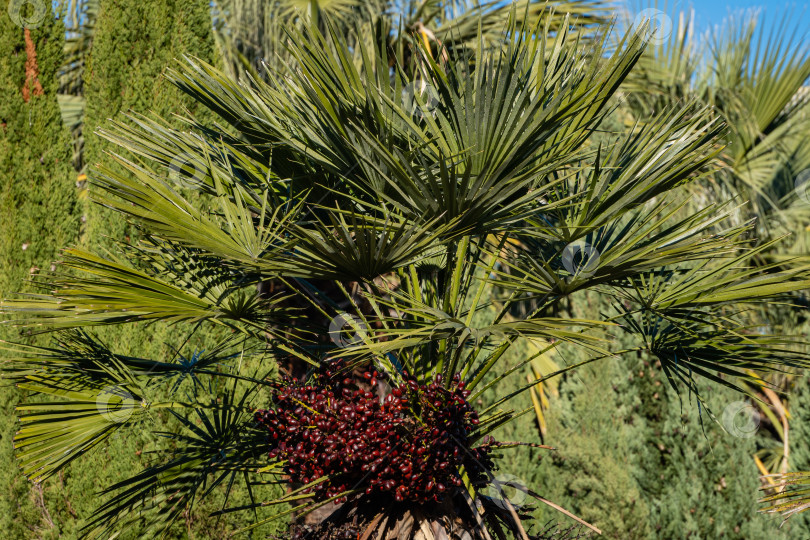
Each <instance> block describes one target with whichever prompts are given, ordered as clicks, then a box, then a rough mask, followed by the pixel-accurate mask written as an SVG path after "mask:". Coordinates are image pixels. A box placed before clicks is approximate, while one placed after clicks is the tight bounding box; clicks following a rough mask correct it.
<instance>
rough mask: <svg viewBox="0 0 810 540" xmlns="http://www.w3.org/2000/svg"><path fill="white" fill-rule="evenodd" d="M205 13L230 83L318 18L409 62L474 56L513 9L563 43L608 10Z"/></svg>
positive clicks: (220, 4) (432, 2) (585, 1)
mask: <svg viewBox="0 0 810 540" xmlns="http://www.w3.org/2000/svg"><path fill="white" fill-rule="evenodd" d="M213 8H214V26H215V28H216V30H217V32H216V36H217V42H218V45H219V50H220V52H221V54H222V57H223V59H225V67H226V71H227V72H228V73H230V74H231V75H232V76H233V77H234V78H238V76H240V75H241V74H242V73H243V71H245V70H247V71H248V72H249V73H250V74H251V75H252V76H254V77H258V78H262V77H264V76H265V71H264V66H266V65H269V66H271V67H273V66H276V64H277V63H278V62H282V61H283V59H284V58H285V56H286V55H287V51H286V48H285V47H284V45H283V43H284V41H285V39H286V32H287V29H288V28H289V27H290V26H297V27H298V28H299V29H300V28H301V27H303V26H308V25H310V24H315V25H320V27H321V29H322V30H323V29H324V28H323V23H322V21H320V19H321V18H322V16H328V17H329V19H330V21H331V24H332V25H333V27H334V28H335V31H336V32H338V33H340V34H342V35H344V36H346V38H347V41H348V42H349V44H350V45H351V44H353V43H354V42H355V41H357V40H361V39H366V40H367V39H369V38H370V37H371V36H377V37H379V38H381V39H384V40H386V42H387V43H388V46H389V47H390V48H391V50H400V49H404V51H403V52H401V53H400V54H402V55H403V56H405V57H409V56H410V54H412V53H413V52H414V47H416V46H417V45H420V46H421V45H424V46H425V47H427V48H429V49H432V50H433V51H434V52H435V51H437V50H439V49H441V48H442V47H444V46H449V47H454V48H457V49H463V48H466V49H468V50H475V48H476V45H477V40H478V39H483V40H485V41H486V43H487V45H489V46H491V45H492V44H493V43H497V42H499V41H500V40H501V37H502V33H503V28H504V26H505V25H506V24H507V22H508V19H509V16H510V13H511V12H512V10H513V9H514V15H515V17H517V18H518V20H520V21H522V22H526V23H527V24H529V25H533V24H536V23H537V22H538V21H539V20H541V19H542V20H543V21H544V24H547V25H548V26H549V29H550V30H551V31H552V32H551V33H550V38H553V37H554V36H555V35H556V34H557V31H558V30H559V29H560V28H561V26H562V25H563V24H568V25H569V28H568V31H567V32H565V33H564V34H562V35H565V37H566V39H571V40H574V39H579V38H588V37H590V36H591V34H592V33H593V31H594V30H595V29H596V28H598V27H599V26H600V25H603V24H606V23H607V22H609V20H610V16H611V10H612V6H611V5H610V4H609V3H608V2H603V1H602V0H575V1H565V2H537V1H535V0H518V1H516V2H514V3H512V2H501V1H498V0H487V1H485V2H480V1H470V0H450V1H441V0H419V1H416V0H407V1H401V0H398V1H394V0H373V1H360V0H274V1H269V2H268V1H265V0H218V1H217V2H214V3H213ZM566 15H570V17H569V18H567V17H566ZM479 25H480V26H481V28H480V34H479Z"/></svg>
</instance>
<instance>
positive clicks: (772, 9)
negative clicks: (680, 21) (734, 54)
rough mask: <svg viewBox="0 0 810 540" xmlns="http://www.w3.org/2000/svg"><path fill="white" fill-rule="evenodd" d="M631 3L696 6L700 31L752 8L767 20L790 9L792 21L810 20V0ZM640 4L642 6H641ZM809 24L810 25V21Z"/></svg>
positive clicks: (666, 8) (679, 7)
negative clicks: (761, 12) (762, 12)
mask: <svg viewBox="0 0 810 540" xmlns="http://www.w3.org/2000/svg"><path fill="white" fill-rule="evenodd" d="M630 5H631V6H632V7H634V8H635V9H633V11H634V12H637V11H639V9H643V8H644V7H658V9H661V10H663V11H668V12H672V11H681V10H684V11H686V10H688V9H689V8H690V7H691V8H694V10H695V18H696V23H697V24H696V26H697V29H698V30H699V31H700V32H703V31H704V30H707V29H709V28H710V27H712V26H713V25H716V24H719V23H721V22H722V21H723V19H724V18H726V16H727V15H728V13H729V12H733V11H741V10H745V9H751V8H762V9H763V11H764V13H765V16H766V20H769V21H771V22H773V21H774V20H780V19H781V17H782V16H784V14H785V13H786V12H788V11H790V12H791V13H793V14H795V15H796V17H795V18H794V17H791V22H793V23H795V22H796V21H797V20H798V18H799V17H800V16H801V18H803V19H807V20H810V0H804V1H789V0H702V1H701V0H694V1H691V2H690V1H684V0H680V1H673V0H670V1H669V2H658V5H657V6H655V2H644V3H639V2H630ZM638 6H641V8H639V7H638ZM673 8H674V9H673ZM808 26H810V23H809V24H808Z"/></svg>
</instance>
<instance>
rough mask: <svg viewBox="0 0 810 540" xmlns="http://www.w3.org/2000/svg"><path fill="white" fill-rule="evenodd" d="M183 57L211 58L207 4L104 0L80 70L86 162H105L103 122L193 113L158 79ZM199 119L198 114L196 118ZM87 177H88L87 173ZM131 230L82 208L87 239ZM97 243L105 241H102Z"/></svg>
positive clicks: (190, 106)
mask: <svg viewBox="0 0 810 540" xmlns="http://www.w3.org/2000/svg"><path fill="white" fill-rule="evenodd" d="M183 55H190V56H195V57H198V58H200V59H202V60H204V61H206V62H211V61H212V60H213V58H214V39H213V29H212V21H211V14H210V8H209V3H208V2H206V1H205V0H116V1H114V2H113V1H110V2H102V3H101V6H100V10H99V14H98V20H97V21H96V34H95V37H94V41H93V49H92V51H91V53H90V58H89V61H88V66H87V69H86V71H85V96H86V100H87V106H86V113H85V130H84V133H85V138H86V142H85V162H86V163H87V164H88V165H89V166H90V169H91V171H92V168H93V167H94V166H95V165H96V164H97V163H99V162H104V161H107V162H109V161H108V160H109V158H107V157H105V152H106V151H110V150H112V148H113V147H112V145H110V144H109V143H108V142H107V141H105V140H104V139H102V138H100V137H99V136H97V135H96V134H95V133H94V132H95V130H96V129H98V128H101V127H104V125H105V124H106V123H107V120H108V119H109V118H114V117H119V118H118V119H120V114H119V113H126V112H129V111H133V112H136V113H139V114H147V115H152V114H154V115H157V116H160V117H162V118H167V119H168V118H172V117H173V116H174V115H183V114H184V112H185V111H188V112H189V113H191V114H192V115H195V116H196V114H195V113H197V110H196V107H195V106H194V104H193V103H192V101H191V100H189V99H187V98H186V97H185V96H183V95H182V93H181V92H180V91H179V90H178V89H177V88H175V87H174V86H172V85H171V84H170V83H169V82H168V81H167V80H166V79H165V78H164V77H163V76H162V74H163V72H164V71H165V70H166V68H168V67H172V66H173V64H174V62H175V59H178V58H182V56H183ZM199 119H201V118H199V117H198V120H199ZM90 176H92V172H91V173H90ZM130 232H131V231H130V230H129V228H128V227H127V226H126V224H125V223H124V222H123V220H122V219H119V218H118V217H117V216H113V215H112V213H111V212H108V211H105V210H103V209H101V208H98V207H95V205H94V207H91V208H90V209H88V226H87V231H86V237H85V238H86V240H85V241H86V242H89V243H95V242H97V241H99V239H100V237H102V236H104V235H107V236H110V237H111V238H112V239H115V240H122V239H124V238H125V236H126V235H128V234H130ZM102 244H103V242H102Z"/></svg>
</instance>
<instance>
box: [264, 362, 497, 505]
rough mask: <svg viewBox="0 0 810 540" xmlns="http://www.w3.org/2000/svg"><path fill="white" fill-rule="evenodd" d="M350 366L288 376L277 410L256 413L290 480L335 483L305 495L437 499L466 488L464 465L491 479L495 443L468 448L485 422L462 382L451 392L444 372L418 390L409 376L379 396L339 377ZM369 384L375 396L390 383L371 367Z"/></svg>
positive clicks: (456, 382) (335, 364)
mask: <svg viewBox="0 0 810 540" xmlns="http://www.w3.org/2000/svg"><path fill="white" fill-rule="evenodd" d="M344 368H345V366H344V364H343V362H342V361H340V360H338V361H335V362H333V363H331V364H328V365H326V366H325V367H324V368H323V369H321V370H320V371H319V372H318V373H317V374H316V375H315V376H314V379H313V380H312V381H310V382H309V383H307V384H305V383H301V382H298V381H295V380H291V379H283V380H282V382H280V383H278V384H277V385H276V388H275V391H276V406H275V407H274V408H273V409H269V410H260V411H257V412H256V415H255V418H256V421H257V422H258V424H259V425H260V426H262V427H263V428H265V429H267V431H268V432H269V442H270V452H269V455H270V457H271V458H275V459H280V460H284V461H285V462H286V465H285V472H286V473H287V474H288V475H289V477H290V479H291V480H292V481H293V482H295V483H300V484H309V483H311V482H314V481H315V480H318V479H320V478H322V477H328V479H327V480H325V481H323V482H320V483H318V484H316V485H314V486H311V487H310V488H308V489H307V492H308V493H311V494H312V495H313V497H314V498H315V499H316V500H325V499H329V498H332V497H336V496H338V495H339V494H341V493H344V492H346V491H350V490H361V492H362V491H364V492H365V494H366V495H371V494H375V493H382V494H390V495H391V496H393V497H394V498H395V499H396V500H397V501H410V502H416V503H427V502H431V501H436V502H438V501H441V500H442V499H443V497H444V496H445V495H446V494H448V492H452V491H453V490H454V489H455V488H457V487H459V486H461V485H462V479H461V477H460V475H459V472H458V471H459V467H460V466H464V469H465V470H466V472H467V474H468V475H469V478H470V480H471V481H473V482H476V483H477V482H480V481H481V480H483V479H485V478H486V473H485V471H486V470H487V469H490V468H491V467H492V463H491V459H490V455H489V454H490V452H491V450H492V448H493V446H492V444H493V443H492V441H491V439H490V440H489V442H487V443H485V444H482V445H479V446H477V447H476V448H472V447H471V444H470V440H469V435H470V433H471V432H472V431H473V430H474V429H475V426H476V425H477V424H478V415H477V414H476V412H475V411H474V410H473V408H472V407H471V406H470V404H469V403H468V402H467V397H468V396H469V391H468V390H466V389H465V388H464V383H463V382H460V381H459V377H458V376H455V377H454V378H453V381H452V382H451V384H449V385H448V386H449V388H445V387H444V385H443V384H442V383H443V379H442V376H441V375H437V376H436V377H435V379H434V380H433V382H431V383H429V384H419V383H418V382H417V380H416V379H415V378H413V377H410V376H408V374H407V372H406V373H405V374H404V382H403V383H402V384H401V385H399V386H394V387H393V388H392V389H391V392H390V393H389V394H388V395H386V396H385V397H384V398H383V399H380V397H379V396H378V395H377V394H376V393H375V392H372V391H369V390H366V389H363V388H361V387H360V386H359V385H358V384H357V381H356V380H355V379H353V378H351V377H346V376H345V373H344V374H341V373H343V372H344V371H345V370H344ZM363 377H364V378H365V379H366V380H367V381H368V383H367V384H366V385H364V386H367V387H370V388H371V389H374V388H375V386H376V385H377V384H378V379H382V378H385V377H384V375H381V374H380V373H378V372H377V371H373V370H370V371H366V372H365V373H363ZM356 495H359V493H356ZM345 501H346V497H345V496H343V497H340V498H339V499H338V502H345Z"/></svg>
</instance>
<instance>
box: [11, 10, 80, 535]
mask: <svg viewBox="0 0 810 540" xmlns="http://www.w3.org/2000/svg"><path fill="white" fill-rule="evenodd" d="M3 7H4V8H5V6H3ZM3 11H4V12H3V13H0V50H1V51H3V54H2V55H0V95H2V96H3V98H2V99H0V298H7V297H9V296H10V295H11V294H12V293H13V292H16V291H20V290H30V288H29V286H27V285H26V281H27V278H28V277H30V276H32V275H34V274H36V273H39V271H40V269H41V271H44V272H48V271H49V268H50V265H51V262H52V261H53V260H54V259H55V258H56V256H57V250H58V249H59V248H61V247H63V246H65V245H68V244H70V243H71V242H73V240H74V239H75V236H76V233H77V231H78V218H77V215H76V212H75V180H74V178H73V172H72V167H71V165H70V159H71V143H70V136H69V134H68V132H67V131H66V129H65V128H64V127H63V125H62V120H61V117H60V114H59V105H58V103H57V101H56V89H57V88H56V86H57V84H56V71H57V68H58V67H59V65H60V64H61V61H62V44H63V39H64V27H63V26H62V23H61V22H59V21H57V20H56V19H55V18H54V17H53V16H52V14H51V13H22V14H21V15H23V17H26V16H29V18H28V19H27V21H28V24H26V25H25V26H29V27H28V28H23V26H24V25H23V24H21V20H20V19H16V20H13V19H12V18H11V17H9V16H6V13H5V9H4V10H3ZM15 15H16V13H15ZM40 17H41V18H40ZM22 22H24V21H22ZM19 337H20V336H19V334H18V333H17V332H15V331H14V330H13V329H11V328H9V327H8V326H7V325H3V324H0V340H8V339H19ZM19 397H20V394H19V392H17V391H16V390H15V389H13V387H9V386H8V385H7V384H3V385H2V387H0V462H1V463H3V466H2V467H0V529H2V531H3V536H4V537H6V538H23V537H25V533H26V529H25V527H24V525H28V526H31V527H36V528H37V529H41V528H42V527H43V526H44V525H45V524H46V521H48V519H49V518H48V517H47V515H48V510H47V508H45V506H44V503H43V505H42V507H39V505H38V501H39V502H41V501H43V497H44V495H43V491H42V490H43V487H41V486H32V485H31V484H29V483H27V482H26V481H25V479H24V478H22V475H21V474H20V472H19V469H18V468H17V467H15V466H12V465H11V463H12V462H13V457H12V445H11V439H12V437H13V435H14V431H15V430H16V428H17V423H16V421H15V420H14V418H13V415H14V404H15V403H16V402H17V401H18V400H19ZM47 488H48V486H47V484H46V485H45V486H44V489H46V490H47Z"/></svg>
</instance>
